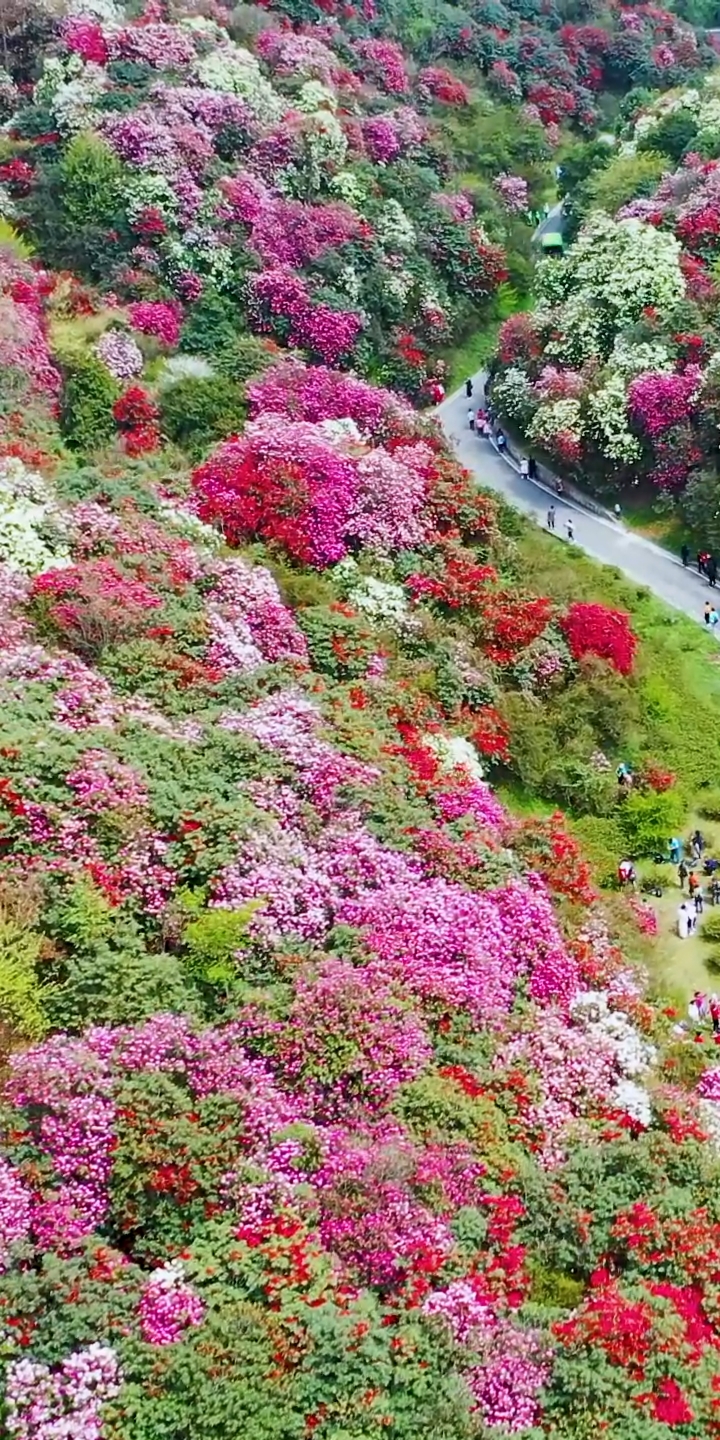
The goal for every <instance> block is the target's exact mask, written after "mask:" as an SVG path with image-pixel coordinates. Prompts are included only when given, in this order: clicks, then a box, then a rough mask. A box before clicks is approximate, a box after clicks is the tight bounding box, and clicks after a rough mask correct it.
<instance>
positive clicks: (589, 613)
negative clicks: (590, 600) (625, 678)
mask: <svg viewBox="0 0 720 1440" xmlns="http://www.w3.org/2000/svg"><path fill="white" fill-rule="evenodd" d="M560 626H561V629H562V631H563V634H564V635H565V638H566V640H567V642H568V645H569V646H570V649H571V651H572V653H573V655H574V657H575V659H576V660H581V659H582V657H583V656H584V655H599V656H600V658H601V659H603V660H607V661H609V663H610V664H611V665H612V666H613V668H614V669H615V670H617V671H619V673H620V674H621V675H629V674H630V672H631V670H632V668H633V662H634V659H635V651H636V650H637V636H636V635H635V634H634V632H633V631H632V630H631V628H630V616H629V615H627V614H626V613H625V611H623V610H610V609H609V608H608V607H607V606H606V605H592V604H586V603H585V602H583V601H577V602H576V604H574V605H571V606H570V609H569V610H568V612H567V614H566V615H564V616H563V618H562V619H561V621H560Z"/></svg>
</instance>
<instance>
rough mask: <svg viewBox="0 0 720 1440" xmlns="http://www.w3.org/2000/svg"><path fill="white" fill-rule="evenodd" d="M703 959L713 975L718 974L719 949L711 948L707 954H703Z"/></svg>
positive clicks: (719, 970) (719, 963) (719, 972)
mask: <svg viewBox="0 0 720 1440" xmlns="http://www.w3.org/2000/svg"><path fill="white" fill-rule="evenodd" d="M704 938H705V937H704V936H703V939H704ZM703 960H704V961H705V964H706V965H707V968H708V970H709V971H710V972H711V973H712V974H713V975H720V950H711V951H710V953H709V954H708V955H703Z"/></svg>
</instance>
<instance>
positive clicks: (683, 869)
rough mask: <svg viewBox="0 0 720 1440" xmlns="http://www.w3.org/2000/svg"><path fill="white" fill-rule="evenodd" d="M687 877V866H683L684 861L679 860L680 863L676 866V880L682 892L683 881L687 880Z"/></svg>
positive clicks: (683, 887)
mask: <svg viewBox="0 0 720 1440" xmlns="http://www.w3.org/2000/svg"><path fill="white" fill-rule="evenodd" d="M687 877H688V868H687V865H686V864H685V861H684V860H681V861H680V864H679V865H678V880H679V881H680V889H681V890H684V889H685V881H686V880H687Z"/></svg>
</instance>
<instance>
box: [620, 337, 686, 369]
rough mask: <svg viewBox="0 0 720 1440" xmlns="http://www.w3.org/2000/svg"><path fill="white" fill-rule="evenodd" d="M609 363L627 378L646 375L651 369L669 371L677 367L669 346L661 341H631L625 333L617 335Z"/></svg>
mask: <svg viewBox="0 0 720 1440" xmlns="http://www.w3.org/2000/svg"><path fill="white" fill-rule="evenodd" d="M608 364H609V365H611V366H612V368H613V370H619V372H620V374H621V375H623V376H624V377H625V379H627V380H631V379H633V378H634V376H635V375H644V374H645V373H646V371H649V370H653V371H663V370H664V371H668V372H669V371H672V370H674V368H675V367H674V364H673V361H672V360H671V359H670V353H669V351H668V349H667V347H666V346H665V345H661V344H660V342H659V341H654V342H653V341H649V340H637V341H635V342H634V343H631V342H630V341H629V340H628V339H627V338H626V336H624V335H618V336H616V338H615V344H614V345H613V348H612V351H611V353H610V357H609V360H608Z"/></svg>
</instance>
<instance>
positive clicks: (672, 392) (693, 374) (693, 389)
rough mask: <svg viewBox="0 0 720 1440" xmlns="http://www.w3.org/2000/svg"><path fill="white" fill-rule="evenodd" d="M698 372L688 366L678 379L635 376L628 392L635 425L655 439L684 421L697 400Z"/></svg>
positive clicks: (695, 367)
mask: <svg viewBox="0 0 720 1440" xmlns="http://www.w3.org/2000/svg"><path fill="white" fill-rule="evenodd" d="M699 386H700V370H699V367H698V366H696V365H688V367H687V369H686V370H685V371H684V372H683V374H682V375H664V374H659V375H652V374H648V375H638V377H637V379H635V380H633V381H632V382H631V385H630V391H629V405H630V410H631V412H632V414H633V415H634V417H635V419H636V420H637V423H638V424H639V425H640V426H641V427H642V428H643V429H644V430H646V431H647V433H648V434H649V435H651V436H652V437H655V436H657V435H662V434H663V433H664V431H666V430H670V429H672V427H673V426H674V425H678V424H680V423H681V422H682V421H684V420H687V419H688V417H689V415H690V414H691V413H692V410H693V407H694V405H695V402H696V400H697V397H698V390H699Z"/></svg>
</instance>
